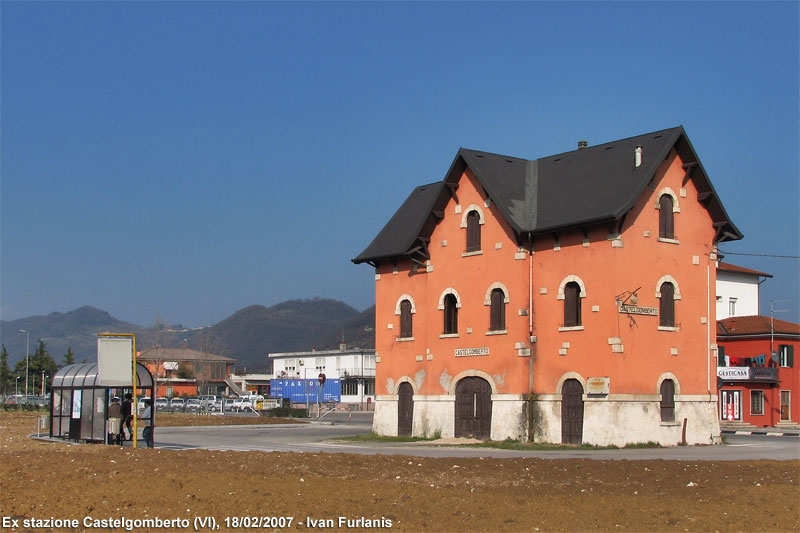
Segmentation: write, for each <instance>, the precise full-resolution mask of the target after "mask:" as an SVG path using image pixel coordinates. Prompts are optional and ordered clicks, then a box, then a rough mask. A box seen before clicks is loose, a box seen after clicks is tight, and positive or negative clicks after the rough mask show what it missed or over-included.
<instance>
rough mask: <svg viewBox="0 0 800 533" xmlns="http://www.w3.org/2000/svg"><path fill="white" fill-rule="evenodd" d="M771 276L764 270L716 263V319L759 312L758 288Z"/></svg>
mask: <svg viewBox="0 0 800 533" xmlns="http://www.w3.org/2000/svg"><path fill="white" fill-rule="evenodd" d="M771 277H772V274H767V273H766V272H759V271H758V270H751V269H749V268H744V267H740V266H737V265H732V264H730V263H723V262H722V261H720V262H719V263H717V320H724V319H726V318H730V317H732V316H752V315H757V314H759V310H758V302H759V289H760V288H761V283H763V282H764V281H766V279H767V278H771ZM761 278H764V279H761Z"/></svg>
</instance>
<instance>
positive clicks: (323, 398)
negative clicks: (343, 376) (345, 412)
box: [269, 379, 342, 403]
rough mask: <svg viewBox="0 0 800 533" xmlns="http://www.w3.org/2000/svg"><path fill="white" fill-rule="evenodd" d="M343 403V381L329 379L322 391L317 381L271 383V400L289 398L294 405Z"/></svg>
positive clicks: (281, 380)
mask: <svg viewBox="0 0 800 533" xmlns="http://www.w3.org/2000/svg"><path fill="white" fill-rule="evenodd" d="M317 394H319V401H320V402H334V403H339V402H341V401H342V386H341V380H338V379H327V380H325V384H324V385H323V386H322V390H321V391H320V386H319V380H317V379H273V380H272V381H270V393H269V396H270V398H288V399H289V400H290V401H291V402H292V403H317Z"/></svg>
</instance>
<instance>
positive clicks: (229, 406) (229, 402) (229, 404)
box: [222, 398, 236, 413]
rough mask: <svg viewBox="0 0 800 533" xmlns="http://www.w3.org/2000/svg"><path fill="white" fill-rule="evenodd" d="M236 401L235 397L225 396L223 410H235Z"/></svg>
mask: <svg viewBox="0 0 800 533" xmlns="http://www.w3.org/2000/svg"><path fill="white" fill-rule="evenodd" d="M235 401H236V399H235V398H225V399H224V400H222V412H223V413H225V412H229V411H233V410H234V409H233V403H234V402H235Z"/></svg>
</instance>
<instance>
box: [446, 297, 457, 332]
mask: <svg viewBox="0 0 800 533" xmlns="http://www.w3.org/2000/svg"><path fill="white" fill-rule="evenodd" d="M457 333H458V300H457V299H456V297H455V295H454V294H446V295H445V297H444V334H445V335H455V334H457Z"/></svg>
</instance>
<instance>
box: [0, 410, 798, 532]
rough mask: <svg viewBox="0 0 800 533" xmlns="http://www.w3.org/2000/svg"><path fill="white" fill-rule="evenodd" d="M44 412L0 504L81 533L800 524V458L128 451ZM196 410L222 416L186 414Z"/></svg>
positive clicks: (9, 446) (1, 422)
mask: <svg viewBox="0 0 800 533" xmlns="http://www.w3.org/2000/svg"><path fill="white" fill-rule="evenodd" d="M36 416H37V415H35V414H30V413H3V412H0V465H2V466H0V511H2V515H3V516H4V517H14V519H16V520H19V521H20V524H22V520H23V519H49V518H55V519H59V520H63V519H76V520H78V521H79V524H80V526H79V527H78V528H76V530H87V529H89V526H88V525H86V524H85V523H84V520H85V519H87V517H90V519H94V520H108V519H109V518H112V519H117V518H122V517H124V518H126V519H129V520H144V519H155V518H158V519H160V520H173V519H185V520H187V521H188V525H187V526H186V527H183V526H182V524H180V523H172V524H171V525H170V526H169V527H166V528H156V527H148V524H142V523H135V522H134V523H131V524H129V525H131V526H132V527H131V530H133V531H149V530H152V531H181V530H193V529H194V528H195V526H199V529H200V530H208V529H210V528H209V527H206V526H209V525H211V522H210V520H212V519H213V520H215V523H216V525H217V526H219V529H218V530H219V531H235V530H242V529H248V528H245V527H244V526H245V525H250V526H252V525H258V526H266V527H263V528H262V527H259V528H258V529H266V530H306V529H318V528H319V527H320V526H322V529H338V530H356V529H362V530H363V529H364V528H365V527H366V528H370V529H389V528H391V529H392V530H395V531H421V530H426V531H588V530H598V531H781V532H783V531H798V530H800V506H799V505H798V495H800V461H788V462H777V461H749V462H718V463H717V462H684V461H664V460H656V461H618V460H614V461H592V460H571V459H570V460H568V459H555V460H549V459H528V458H518V459H477V458H476V459H471V458H470V459H464V458H460V459H429V458H425V459H422V458H418V457H409V456H385V455H376V456H361V455H359V456H355V455H347V454H308V453H307V454H299V453H278V452H271V453H266V452H215V451H209V450H183V451H172V450H158V449H155V450H150V449H138V450H133V449H130V448H119V447H116V446H104V445H99V444H97V445H95V444H91V445H70V444H68V443H63V442H55V443H54V442H42V441H37V440H33V439H30V438H28V437H27V435H28V434H30V433H35V430H36ZM197 418H208V419H222V418H221V417H191V416H189V418H188V420H190V421H196V419H197ZM175 420H177V418H176V419H175ZM251 422H252V420H251ZM176 423H179V422H176ZM243 517H252V518H253V519H256V522H257V523H254V522H253V521H252V519H251V518H247V519H246V520H245V519H244V518H243ZM269 517H277V518H282V519H283V521H282V522H281V521H280V520H277V519H272V520H270V519H268V518H269ZM289 518H291V519H292V521H291V523H290V524H289V522H288V519H289ZM340 520H342V521H341V522H340ZM348 520H349V521H348ZM201 521H202V522H201ZM329 521H330V522H329ZM99 524H101V525H102V523H99ZM90 525H91V524H90ZM122 525H123V526H124V525H125V524H124V523H123V524H122ZM150 526H152V524H150ZM281 526H282V527H281ZM31 529H32V530H36V531H50V530H53V529H55V530H59V531H61V530H65V529H58V528H52V527H49V528H48V527H44V528H41V529H35V528H28V530H31ZM249 529H255V528H249ZM3 530H4V531H10V530H11V528H9V527H4V528H3ZM18 530H19V529H18ZM119 530H120V531H122V530H123V529H119Z"/></svg>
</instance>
